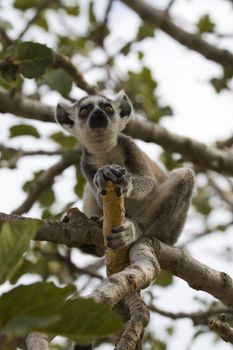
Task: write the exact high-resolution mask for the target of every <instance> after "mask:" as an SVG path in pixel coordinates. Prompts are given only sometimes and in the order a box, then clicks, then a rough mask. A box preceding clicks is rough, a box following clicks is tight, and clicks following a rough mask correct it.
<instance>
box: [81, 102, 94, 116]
mask: <svg viewBox="0 0 233 350" xmlns="http://www.w3.org/2000/svg"><path fill="white" fill-rule="evenodd" d="M93 108H94V105H93V103H88V104H86V105H84V106H82V107H81V108H80V110H79V116H80V117H81V118H85V117H87V116H88V115H89V114H90V112H91V111H92V110H93Z"/></svg>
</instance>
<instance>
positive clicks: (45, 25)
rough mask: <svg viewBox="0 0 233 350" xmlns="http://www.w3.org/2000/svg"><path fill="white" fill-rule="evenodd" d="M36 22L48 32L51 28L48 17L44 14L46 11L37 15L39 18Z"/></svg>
mask: <svg viewBox="0 0 233 350" xmlns="http://www.w3.org/2000/svg"><path fill="white" fill-rule="evenodd" d="M34 24H36V25H37V26H39V27H41V28H43V29H44V30H45V31H46V32H47V31H48V30H49V26H48V22H47V20H46V17H45V16H44V13H42V14H41V15H40V16H39V17H37V19H36V20H35V21H34Z"/></svg>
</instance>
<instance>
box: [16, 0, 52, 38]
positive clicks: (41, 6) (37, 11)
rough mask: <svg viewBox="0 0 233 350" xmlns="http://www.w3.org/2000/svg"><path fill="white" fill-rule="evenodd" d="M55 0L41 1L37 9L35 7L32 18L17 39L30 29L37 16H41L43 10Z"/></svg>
mask: <svg viewBox="0 0 233 350" xmlns="http://www.w3.org/2000/svg"><path fill="white" fill-rule="evenodd" d="M52 2H53V0H43V1H41V2H39V3H38V5H37V7H36V9H35V14H34V15H33V16H32V18H31V19H30V20H29V21H28V23H27V24H26V26H25V28H24V29H23V30H22V32H21V33H20V34H19V36H18V38H17V40H20V39H21V38H22V37H23V36H24V34H25V33H26V32H27V31H28V29H29V28H30V26H31V25H32V24H33V23H34V22H35V21H36V20H37V18H39V16H40V14H41V12H42V11H43V10H44V9H45V8H46V7H48V6H49V4H50V3H52Z"/></svg>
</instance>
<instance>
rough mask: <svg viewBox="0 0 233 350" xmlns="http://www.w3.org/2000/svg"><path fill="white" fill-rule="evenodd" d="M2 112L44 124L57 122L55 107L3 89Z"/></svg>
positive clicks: (0, 94) (1, 93) (1, 98)
mask: <svg viewBox="0 0 233 350" xmlns="http://www.w3.org/2000/svg"><path fill="white" fill-rule="evenodd" d="M0 112H1V113H11V114H15V115H17V116H19V117H24V118H28V119H34V120H40V121H43V122H55V119H54V115H55V114H54V108H53V107H51V106H48V105H44V104H43V103H41V102H39V101H36V100H32V99H30V98H27V97H23V96H22V95H20V94H18V93H16V92H11V91H8V90H5V89H3V88H2V87H0Z"/></svg>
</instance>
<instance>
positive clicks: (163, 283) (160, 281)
mask: <svg viewBox="0 0 233 350" xmlns="http://www.w3.org/2000/svg"><path fill="white" fill-rule="evenodd" d="M172 282H173V275H172V274H171V273H170V272H168V271H165V270H162V271H161V272H160V274H159V276H158V278H157V279H156V281H155V284H157V285H159V286H160V287H167V286H169V285H170V284H172Z"/></svg>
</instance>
